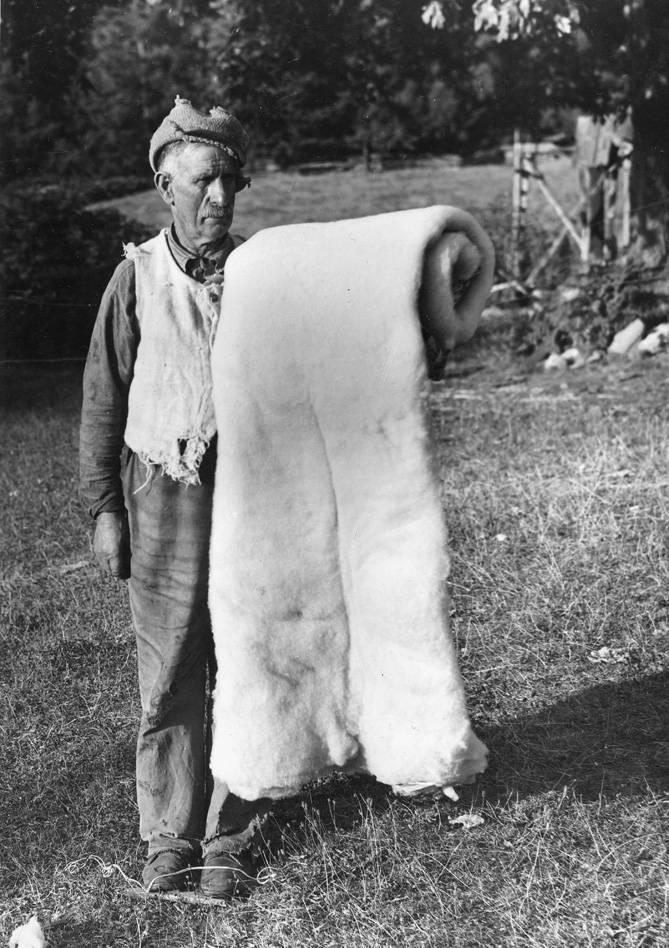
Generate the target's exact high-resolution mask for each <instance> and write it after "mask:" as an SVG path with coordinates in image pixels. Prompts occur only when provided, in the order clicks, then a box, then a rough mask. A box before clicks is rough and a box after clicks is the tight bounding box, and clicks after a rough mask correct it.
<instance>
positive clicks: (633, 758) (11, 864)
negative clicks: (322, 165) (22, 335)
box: [0, 182, 669, 948]
mask: <svg viewBox="0 0 669 948" xmlns="http://www.w3.org/2000/svg"><path fill="white" fill-rule="evenodd" d="M319 186H324V185H323V183H322V182H321V185H319ZM254 187H255V185H254ZM462 203H464V202H462ZM668 367H669V365H668V357H667V356H661V357H657V359H655V360H653V361H651V362H649V363H647V364H644V366H643V367H641V366H638V367H634V366H621V367H616V366H593V367H591V368H589V369H587V370H583V371H581V372H574V373H573V374H570V375H568V376H560V377H559V378H556V377H548V376H541V375H539V374H530V375H528V374H527V369H526V367H524V366H522V365H520V364H518V363H517V362H514V361H513V360H512V359H511V358H510V357H502V355H501V354H500V353H499V352H496V351H493V350H491V349H490V348H487V349H483V348H481V347H478V348H477V347H472V348H470V349H469V350H467V351H465V352H463V353H462V354H461V355H460V356H459V359H458V360H457V361H456V362H455V363H454V364H453V365H452V366H451V367H450V369H449V374H448V377H447V379H446V381H445V382H444V383H441V384H439V385H436V386H435V388H434V394H433V404H434V411H435V432H436V438H437V442H438V444H439V450H440V454H441V461H442V465H441V468H442V471H443V483H444V505H445V509H446V515H447V519H448V522H449V526H450V532H451V541H452V549H453V567H452V573H451V578H450V582H451V590H452V613H453V626H454V632H455V635H456V639H457V642H458V646H459V649H460V655H461V662H462V667H463V670H464V673H465V678H466V684H467V691H468V695H469V700H470V705H471V708H472V711H473V714H474V717H475V721H476V726H477V729H478V730H479V732H480V733H481V735H482V737H483V738H484V739H485V740H486V741H487V743H488V744H489V746H490V749H491V765H490V769H489V772H488V773H487V774H486V775H485V776H484V777H483V778H482V779H481V781H480V782H479V783H478V785H477V786H476V787H474V788H471V789H469V790H467V791H466V792H465V793H464V794H463V796H462V799H461V801H460V802H459V803H458V804H452V803H449V802H447V801H445V800H427V801H423V802H415V801H414V802H406V801H402V800H399V799H397V798H394V797H393V796H392V795H391V794H390V793H389V792H388V789H387V788H386V787H383V786H380V785H378V784H376V783H375V782H374V781H372V780H365V779H357V780H348V779H342V778H338V779H333V780H332V781H331V782H325V783H321V784H318V785H316V786H314V787H311V788H308V789H307V790H305V792H304V794H303V795H302V797H301V798H300V799H299V800H294V801H289V802H288V803H285V804H283V805H282V806H281V807H278V808H277V812H276V815H275V827H274V833H273V840H272V846H273V855H272V856H271V858H270V859H269V866H268V870H267V873H266V875H265V877H264V882H265V884H264V885H263V886H262V887H260V888H259V889H258V890H257V891H256V892H255V893H254V895H253V897H252V898H251V899H250V900H249V901H248V902H243V903H239V904H234V905H222V906H220V907H216V908H206V907H202V906H186V905H174V904H171V903H164V902H159V901H155V900H154V901H147V902H141V901H140V902H137V901H135V900H131V899H129V898H128V897H127V896H126V894H125V893H124V887H125V885H126V882H125V880H124V874H125V875H127V876H128V877H134V878H137V877H138V875H139V872H140V869H141V858H142V852H141V848H140V846H139V844H138V841H137V838H136V821H137V815H136V807H135V802H134V739H135V723H136V719H137V716H138V698H137V693H136V684H135V669H134V643H133V637H132V630H131V625H130V616H129V612H128V607H127V603H126V598H125V590H124V589H123V587H122V586H117V585H113V584H110V583H108V582H106V581H104V580H103V579H102V578H101V577H100V576H99V575H98V573H97V572H96V570H95V568H94V566H93V560H92V555H91V551H90V543H89V535H88V534H89V529H88V524H87V522H86V518H85V516H84V514H83V512H82V511H81V509H80V508H79V505H78V502H77V500H76V483H75V470H76V447H75V446H76V426H77V411H78V404H79V393H78V386H79V378H78V372H77V371H76V370H73V369H71V368H67V369H62V370H60V369H44V370H41V372H40V374H39V375H36V374H34V372H28V371H27V370H20V369H16V370H12V374H11V376H8V377H7V384H6V386H5V391H4V393H3V402H4V404H3V411H2V414H3V431H4V432H5V451H4V454H3V457H2V462H1V463H0V484H1V485H2V491H3V496H4V497H5V517H4V529H3V537H2V549H1V551H0V678H1V682H2V687H1V689H0V731H1V734H2V743H1V744H0V825H1V826H2V848H1V851H0V862H1V863H2V865H1V866H0V940H2V939H3V938H5V939H6V938H7V936H8V935H9V933H10V931H11V930H12V929H13V928H14V927H15V926H16V925H17V924H19V922H21V921H24V920H25V919H26V918H27V917H28V916H29V915H31V914H32V913H33V912H35V911H39V912H41V913H42V915H43V917H44V918H45V919H47V920H52V921H53V926H52V928H51V942H50V945H51V946H53V948H70V946H72V948H73V946H80V945H87V946H91V948H130V946H132V948H191V946H193V948H207V946H232V945H234V946H236V948H237V946H239V948H243V946H248V948H251V946H253V948H270V946H271V948H278V946H292V945H304V946H318V948H321V946H323V948H325V946H337V948H338V946H342V945H347V946H360V948H362V946H365V948H368V946H370V948H376V946H378V948H381V946H411V945H416V946H434V948H437V946H439V948H442V946H467V948H469V946H472V948H474V946H485V948H488V946H514V948H515V946H518V948H521V946H522V948H529V946H535V948H558V946H560V948H562V946H564V948H574V946H576V945H578V946H581V945H583V946H608V945H616V946H625V948H642V946H656V945H658V946H659V945H664V944H667V943H668V942H669V859H668V856H667V837H668V833H667V829H668V828H669V826H668V824H669V819H668V807H669V744H668V738H667V721H668V720H669V688H668V687H667V686H668V685H669V669H668V666H669V661H668V659H667V645H668V644H669V642H668V639H669V592H668V591H667V590H669V577H668V575H667V574H668V566H667V563H668V558H667V546H668V544H667V536H668V532H667V524H668V523H669V516H668V513H669V511H668V507H669V501H668V499H667V498H668V496H669V494H668V492H667V487H668V486H669V475H668V474H667V457H668V456H669V420H668V419H667V413H666V405H667V403H668V397H669V381H668V379H669V374H668V373H667V368H668ZM468 813H472V814H476V815H480V816H481V817H482V818H483V822H482V824H481V825H478V826H476V827H473V828H471V829H467V828H465V827H463V826H462V825H460V824H459V823H457V822H454V820H455V819H456V818H457V817H458V816H459V815H463V814H468Z"/></svg>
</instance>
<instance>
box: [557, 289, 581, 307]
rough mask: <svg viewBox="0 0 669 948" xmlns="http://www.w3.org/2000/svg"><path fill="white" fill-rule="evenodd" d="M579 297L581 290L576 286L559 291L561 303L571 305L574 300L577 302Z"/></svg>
mask: <svg viewBox="0 0 669 948" xmlns="http://www.w3.org/2000/svg"><path fill="white" fill-rule="evenodd" d="M581 295H582V294H581V290H580V289H579V288H578V287H577V286H565V288H564V289H563V290H561V291H560V299H561V300H562V302H563V303H573V302H574V300H577V299H578V298H579V296H581Z"/></svg>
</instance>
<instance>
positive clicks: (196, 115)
mask: <svg viewBox="0 0 669 948" xmlns="http://www.w3.org/2000/svg"><path fill="white" fill-rule="evenodd" d="M172 142H202V143H204V144H205V145H215V146H216V147H217V148H222V149H223V151H225V152H227V153H228V154H229V155H232V157H233V158H236V160H237V161H238V162H239V164H240V166H242V165H243V164H244V162H245V161H246V149H247V148H248V144H249V137H248V135H247V134H246V132H245V131H244V128H243V126H242V124H241V122H239V121H238V120H237V119H236V118H235V117H234V115H232V114H231V113H230V112H227V111H226V110H225V109H223V108H221V106H220V105H216V106H214V108H213V109H209V112H200V111H199V109H196V108H195V107H194V106H193V105H191V103H190V101H189V100H188V99H182V98H181V96H177V97H176V98H175V100H174V107H173V109H172V111H171V112H170V113H169V115H166V116H165V118H164V119H163V120H162V122H161V123H160V125H159V126H158V128H157V129H156V130H155V132H154V133H153V135H152V136H151V144H150V145H149V163H150V165H151V167H152V169H153V170H154V171H157V170H158V168H157V163H158V156H159V154H160V152H161V151H162V149H163V148H164V147H165V146H166V145H170V144H171V143H172Z"/></svg>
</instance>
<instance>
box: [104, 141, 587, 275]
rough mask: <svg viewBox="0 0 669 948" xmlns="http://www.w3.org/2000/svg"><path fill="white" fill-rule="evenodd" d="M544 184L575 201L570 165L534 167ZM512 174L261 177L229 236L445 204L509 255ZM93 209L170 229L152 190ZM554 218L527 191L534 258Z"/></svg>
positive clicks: (566, 202)
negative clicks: (474, 220)
mask: <svg viewBox="0 0 669 948" xmlns="http://www.w3.org/2000/svg"><path fill="white" fill-rule="evenodd" d="M540 168H541V171H542V172H543V174H544V175H545V178H546V181H547V183H548V185H549V187H551V189H552V190H553V191H554V192H555V194H556V195H557V196H558V198H559V200H560V201H561V202H562V204H563V206H564V207H565V209H566V210H568V211H569V210H571V209H573V207H574V206H575V204H576V202H577V200H578V188H577V179H576V173H575V171H574V168H573V166H572V164H571V161H570V159H569V158H566V157H561V158H548V159H543V160H542V161H541V162H540ZM511 181H512V172H511V168H509V167H507V166H505V165H488V166H485V167H461V168H453V167H450V166H449V165H448V163H447V162H445V161H442V160H440V159H438V158H434V159H430V160H425V161H422V162H420V163H419V164H418V165H417V166H415V167H410V168H404V169H398V170H394V171H388V172H384V173H382V174H367V173H366V172H365V171H364V170H363V169H354V170H352V171H347V172H343V171H342V172H335V173H330V174H323V175H314V176H308V177H306V176H304V175H301V174H299V173H298V172H285V173H281V174H276V173H270V174H267V173H261V174H258V175H254V176H253V183H252V185H251V188H250V189H249V190H245V191H243V192H242V193H241V194H239V195H238V196H237V203H236V207H235V227H234V229H235V230H236V231H237V232H238V233H240V234H244V235H245V236H247V237H248V236H251V234H254V233H255V232H256V231H257V230H260V228H262V227H273V226H276V225H278V224H290V223H294V222H296V221H327V220H334V219H337V218H345V217H361V216H363V215H365V214H380V213H383V212H384V211H388V210H399V209H401V208H410V207H421V206H425V205H429V204H452V205H455V206H456V207H462V208H465V210H468V211H470V212H471V213H473V214H475V215H476V216H477V217H479V218H480V219H481V221H482V222H483V223H484V224H485V226H486V227H488V228H489V230H490V231H491V233H493V234H494V235H495V238H496V244H497V252H498V257H500V258H501V259H503V258H504V257H505V256H506V252H507V250H508V240H509V236H510V235H509V230H510V228H509V222H510V210H509V207H510V198H511ZM99 206H101V207H106V206H113V207H116V208H118V209H119V210H120V211H121V212H122V213H123V214H125V215H126V216H127V217H131V218H134V219H136V220H139V221H141V222H143V223H145V224H147V226H148V227H150V228H152V229H158V228H159V227H164V226H165V225H166V224H168V223H169V219H170V217H169V209H168V208H167V206H166V205H165V204H164V203H163V202H162V200H161V199H160V197H159V196H158V194H157V192H156V191H155V190H150V191H146V192H141V193H139V194H132V195H129V196H128V197H126V198H121V199H120V200H114V201H109V202H107V201H105V202H102V203H101V204H100V205H99ZM560 226H561V225H560V223H559V219H558V217H557V215H556V213H555V211H554V210H553V209H552V208H551V207H549V205H548V204H547V203H546V201H545V200H544V198H543V197H542V196H541V193H540V191H539V189H538V188H537V187H536V186H535V187H531V188H530V192H529V204H528V216H527V229H528V235H529V237H530V239H531V241H532V243H533V245H534V246H533V254H534V255H535V258H536V256H537V255H538V253H539V252H540V249H541V247H543V246H544V245H547V244H548V243H549V236H550V235H552V234H554V233H555V231H556V230H557V229H559V227H560Z"/></svg>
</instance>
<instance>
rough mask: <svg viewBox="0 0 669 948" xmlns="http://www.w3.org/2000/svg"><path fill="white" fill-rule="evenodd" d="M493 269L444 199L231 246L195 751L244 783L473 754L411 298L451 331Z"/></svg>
mask: <svg viewBox="0 0 669 948" xmlns="http://www.w3.org/2000/svg"><path fill="white" fill-rule="evenodd" d="M492 272H493V253H492V248H491V246H490V242H489V240H488V238H487V237H486V235H485V234H484V232H483V231H482V230H481V228H480V227H479V226H478V224H476V222H475V221H474V220H473V219H472V218H471V217H470V216H469V215H468V214H466V213H465V212H463V211H460V210H457V209H455V208H450V207H441V206H438V207H429V208H418V209H414V210H408V211H399V212H396V213H391V214H382V215H377V216H374V217H366V218H359V219H355V220H347V221H336V222H332V223H323V224H297V225H291V226H286V227H276V228H270V229H267V230H264V231H261V232H260V233H258V234H256V235H255V236H254V237H252V238H251V239H250V240H249V241H247V242H246V243H245V244H244V245H243V246H241V247H240V248H238V249H237V250H235V251H234V253H233V254H232V255H231V257H230V258H229V260H228V262H227V264H226V275H225V285H224V292H223V303H222V310H221V317H220V322H219V327H218V330H217V336H216V341H215V344H214V348H213V353H212V374H213V381H214V403H215V411H216V421H217V427H218V466H217V471H216V487H215V493H214V510H213V526H212V541H211V557H210V609H211V615H212V623H213V631H214V641H215V647H216V657H217V664H218V676H217V682H216V689H215V695H214V734H213V749H212V755H211V768H212V771H213V773H214V774H215V775H216V776H217V777H218V778H219V779H220V780H222V781H223V782H225V783H226V784H227V785H228V787H229V788H230V790H232V791H233V792H234V793H236V794H237V795H238V796H240V797H242V798H244V799H249V800H250V799H256V798H259V797H265V796H269V797H274V798H278V797H282V796H288V795H290V794H293V793H295V792H297V791H298V790H299V789H300V788H301V787H302V786H303V785H304V784H305V783H307V782H308V781H310V780H312V779H314V778H316V777H319V776H321V775H324V774H326V773H328V772H329V771H331V770H332V769H333V768H341V769H344V770H347V771H363V772H367V773H371V774H374V775H375V776H376V777H377V779H379V780H380V781H382V782H384V783H387V784H391V785H393V786H394V787H396V788H397V789H398V790H399V792H402V791H403V789H404V790H406V789H407V788H412V787H417V786H422V787H424V786H435V787H445V786H449V785H452V784H458V783H464V782H470V781H471V780H472V779H473V778H474V776H475V775H476V774H477V773H480V772H481V771H482V770H483V769H485V766H486V748H485V746H484V745H483V744H482V743H481V741H480V740H479V739H478V738H477V737H476V735H475V734H474V732H473V730H472V727H471V724H470V720H469V717H468V714H467V710H466V705H465V697H464V689H463V682H462V678H461V675H460V672H459V669H458V662H457V656H456V653H455V649H454V646H453V641H452V637H451V633H450V629H449V620H448V600H447V592H446V582H445V581H446V577H447V574H448V567H449V562H448V552H447V537H446V530H445V526H444V520H443V513H442V508H441V498H440V486H439V480H438V476H437V473H436V470H435V464H434V458H433V446H432V440H431V435H430V424H429V416H428V410H427V393H428V387H429V383H428V380H427V377H426V368H425V352H424V346H423V341H422V334H421V316H422V318H423V324H424V325H425V326H426V327H427V329H428V330H429V331H430V332H433V333H435V334H437V335H438V337H439V338H440V339H441V340H442V341H443V342H445V344H446V345H448V346H451V345H453V344H454V343H456V342H457V341H459V340H461V339H463V338H466V337H467V336H468V335H471V333H472V332H473V331H474V328H475V326H476V322H477V320H478V318H479V315H480V312H481V309H482V307H483V305H484V302H485V299H486V297H487V294H488V292H489V289H490V286H491V282H492ZM454 281H457V282H459V283H460V282H461V281H465V285H467V289H466V290H465V293H464V296H463V298H462V299H461V300H460V301H459V302H457V303H456V301H455V300H454V298H453V292H452V286H453V283H454Z"/></svg>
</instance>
